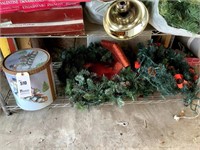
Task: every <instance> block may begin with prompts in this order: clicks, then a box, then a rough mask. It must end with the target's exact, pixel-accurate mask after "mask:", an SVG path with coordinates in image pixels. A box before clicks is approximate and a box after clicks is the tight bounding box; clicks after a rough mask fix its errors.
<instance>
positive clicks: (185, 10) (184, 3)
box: [159, 0, 200, 34]
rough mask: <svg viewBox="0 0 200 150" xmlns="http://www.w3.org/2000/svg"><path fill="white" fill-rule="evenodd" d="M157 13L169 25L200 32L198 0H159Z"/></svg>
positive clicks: (199, 3)
mask: <svg viewBox="0 0 200 150" xmlns="http://www.w3.org/2000/svg"><path fill="white" fill-rule="evenodd" d="M159 13H160V14H161V15H162V16H163V17H164V18H165V19H166V21H167V23H168V24H169V25H170V26H173V27H175V28H182V29H186V30H188V31H191V32H194V33H197V34H200V1H199V0H173V1H172V0H160V1H159Z"/></svg>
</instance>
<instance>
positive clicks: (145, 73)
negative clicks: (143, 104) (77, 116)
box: [57, 41, 198, 108]
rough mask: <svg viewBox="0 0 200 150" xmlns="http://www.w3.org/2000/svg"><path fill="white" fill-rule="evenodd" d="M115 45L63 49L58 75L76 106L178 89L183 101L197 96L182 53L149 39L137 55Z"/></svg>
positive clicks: (193, 76) (194, 80) (193, 74)
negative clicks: (62, 58)
mask: <svg viewBox="0 0 200 150" xmlns="http://www.w3.org/2000/svg"><path fill="white" fill-rule="evenodd" d="M112 45H115V46H112ZM116 45H118V44H116V43H114V42H110V41H104V42H103V43H102V42H101V43H95V44H91V45H90V46H89V47H84V46H82V47H79V48H77V49H70V50H67V51H65V52H64V54H63V56H64V60H63V64H62V66H61V68H60V69H59V70H58V72H57V75H58V77H59V79H60V80H61V81H62V82H63V83H64V84H66V88H65V91H66V95H68V96H69V99H70V101H71V102H72V103H74V104H75V105H76V106H78V107H79V108H82V107H85V106H92V105H99V104H101V103H105V102H114V103H117V104H118V105H119V106H122V105H123V103H124V100H126V99H132V100H136V98H137V97H139V96H143V97H145V96H149V95H151V94H153V93H154V92H157V91H158V92H160V93H161V94H162V95H163V96H166V95H176V94H179V93H181V94H182V95H183V97H184V103H185V104H186V105H190V104H192V102H193V100H194V99H198V97H197V93H198V87H197V79H198V75H197V73H196V72H195V70H194V69H193V68H192V67H191V66H189V65H188V63H187V62H186V61H185V58H184V56H183V55H182V54H180V53H177V52H176V51H174V50H173V49H167V48H164V47H163V46H162V45H160V44H155V43H153V42H150V43H149V44H148V46H147V47H145V46H144V45H142V44H140V45H139V46H138V47H139V51H138V54H137V55H135V54H134V53H133V51H131V50H124V52H125V55H124V53H123V51H122V50H120V47H119V46H117V47H116ZM113 47H114V48H113ZM113 49H115V50H113ZM127 58H128V59H127ZM123 62H125V63H123ZM116 64H117V65H116ZM123 64H125V65H123ZM116 66H117V67H116ZM116 68H117V69H116ZM116 70H117V71H116Z"/></svg>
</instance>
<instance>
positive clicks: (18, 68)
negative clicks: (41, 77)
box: [3, 48, 50, 74]
mask: <svg viewBox="0 0 200 150" xmlns="http://www.w3.org/2000/svg"><path fill="white" fill-rule="evenodd" d="M49 62H50V55H49V54H48V53H47V52H46V51H44V50H42V49H38V48H32V49H26V50H20V51H17V52H15V53H13V54H10V55H9V56H7V57H6V58H5V59H4V62H3V69H4V71H5V72H9V73H11V74H16V73H17V72H29V74H33V73H36V72H39V71H41V70H43V69H45V68H46V65H47V64H49Z"/></svg>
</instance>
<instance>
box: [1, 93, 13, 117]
mask: <svg viewBox="0 0 200 150" xmlns="http://www.w3.org/2000/svg"><path fill="white" fill-rule="evenodd" d="M0 105H1V108H2V109H3V112H4V113H5V114H6V115H7V116H9V115H11V112H10V111H9V110H8V109H7V108H6V103H5V100H4V97H3V95H2V94H1V93H0Z"/></svg>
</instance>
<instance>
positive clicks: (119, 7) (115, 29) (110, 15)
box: [103, 0, 149, 40]
mask: <svg viewBox="0 0 200 150" xmlns="http://www.w3.org/2000/svg"><path fill="white" fill-rule="evenodd" d="M148 21H149V14H148V10H147V8H146V7H145V5H144V4H143V3H142V2H140V1H139V0H117V1H115V2H113V3H112V4H111V5H110V6H109V8H108V10H107V12H106V13H105V16H104V18H103V26H104V29H105V31H106V32H107V34H108V35H109V36H111V37H112V38H114V39H117V40H129V39H132V38H134V37H135V36H137V35H138V34H139V33H141V32H142V31H143V30H144V29H145V28H146V26H147V24H148Z"/></svg>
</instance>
